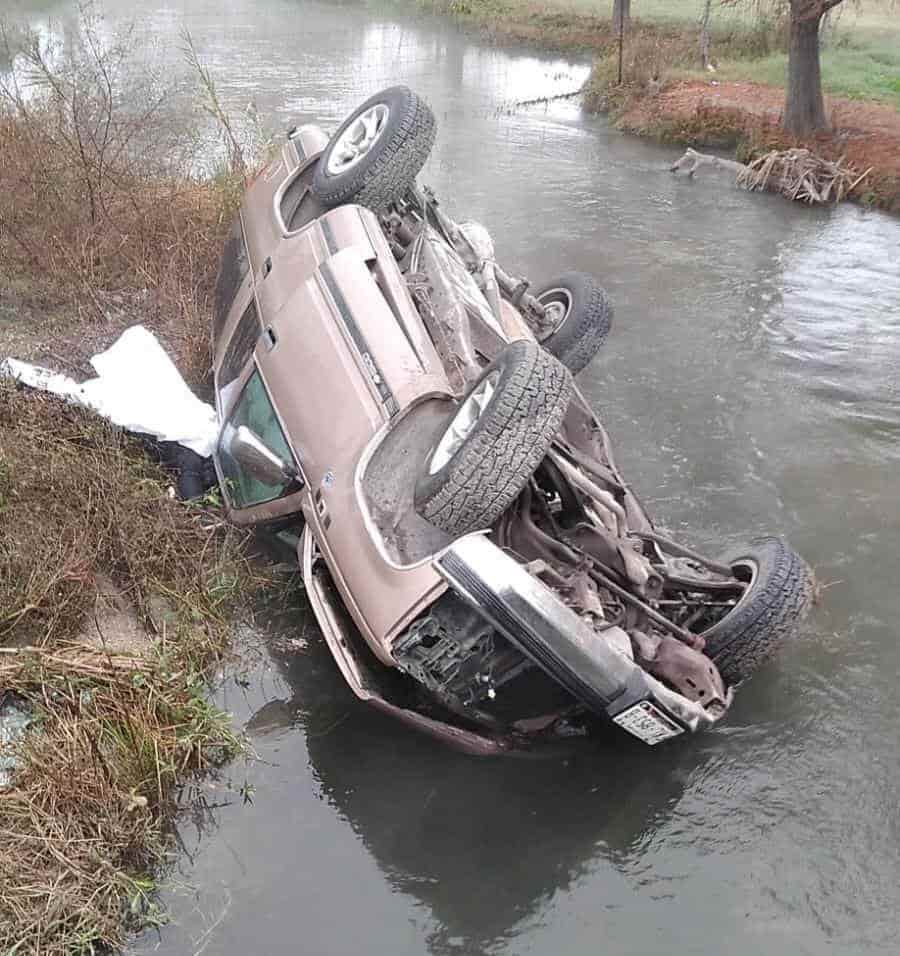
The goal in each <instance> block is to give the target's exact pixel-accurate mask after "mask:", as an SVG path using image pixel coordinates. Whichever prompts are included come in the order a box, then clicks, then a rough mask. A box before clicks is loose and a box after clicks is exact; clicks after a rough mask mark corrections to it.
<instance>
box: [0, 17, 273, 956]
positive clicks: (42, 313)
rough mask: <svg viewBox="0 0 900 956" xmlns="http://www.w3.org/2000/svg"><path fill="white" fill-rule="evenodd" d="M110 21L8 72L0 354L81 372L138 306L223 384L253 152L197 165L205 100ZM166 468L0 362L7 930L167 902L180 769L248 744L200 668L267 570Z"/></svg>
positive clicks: (99, 938)
mask: <svg viewBox="0 0 900 956" xmlns="http://www.w3.org/2000/svg"><path fill="white" fill-rule="evenodd" d="M98 36H99V34H98V33H97V24H96V23H95V22H92V21H91V19H90V16H89V15H84V14H83V16H82V23H81V32H80V33H77V32H75V31H72V33H70V34H67V37H66V48H65V49H62V48H59V49H53V50H48V49H47V48H46V47H38V46H34V47H29V45H28V43H27V41H26V42H25V44H24V45H23V50H24V52H23V53H21V54H20V56H22V57H23V58H24V59H23V60H21V61H20V62H22V64H23V73H22V77H23V78H24V79H23V80H22V82H21V83H20V84H17V82H16V81H17V79H18V78H17V76H16V75H13V76H11V77H7V78H6V79H4V80H3V83H4V88H3V91H2V92H3V94H4V95H3V96H2V97H0V358H4V357H6V356H13V357H18V358H26V359H30V360H32V361H35V362H38V363H40V364H44V365H48V366H50V367H52V368H54V369H56V370H59V371H63V372H65V373H66V374H70V375H72V376H74V377H76V378H82V377H88V376H90V375H91V374H92V370H91V368H90V367H89V365H88V364H87V360H88V358H89V357H90V356H91V355H92V354H94V353H96V352H97V351H99V350H102V349H104V348H106V347H107V346H109V345H110V344H112V342H113V341H115V340H116V339H117V338H118V336H119V335H120V334H121V332H122V331H123V330H124V329H125V328H127V327H128V326H131V325H134V324H137V323H141V324H143V325H144V326H146V327H147V328H149V329H150V330H151V331H153V332H154V333H155V334H156V335H157V336H158V337H159V338H160V340H161V341H162V342H163V343H164V344H165V346H166V348H167V350H168V352H169V354H170V355H171V356H172V357H173V359H174V360H175V362H176V364H177V365H178V367H179V368H180V370H181V371H182V373H183V374H184V375H185V377H186V379H187V381H188V384H189V385H190V386H191V387H192V388H194V389H195V390H196V391H198V392H199V393H201V394H203V395H204V397H206V398H208V397H209V384H210V383H209V380H208V375H209V371H208V370H209V367H210V355H209V348H208V341H209V332H208V316H209V314H210V312H211V298H212V294H213V285H214V282H215V276H216V271H217V266H218V259H219V253H220V249H221V247H222V244H223V241H224V234H225V231H226V230H227V227H228V224H229V221H230V219H231V216H232V215H233V212H234V209H235V206H236V201H237V197H238V196H239V194H240V190H241V188H242V182H243V176H242V174H241V173H240V172H239V171H238V172H231V171H230V169H228V168H225V167H223V171H222V172H221V173H220V174H219V175H217V176H214V177H212V178H203V179H199V178H197V179H195V178H192V177H191V176H188V175H185V174H184V172H183V170H184V169H185V168H190V160H191V158H192V154H191V151H192V150H194V151H195V158H199V156H200V150H201V144H200V142H199V139H198V137H197V136H196V134H195V129H194V128H192V127H191V125H190V124H191V123H193V122H195V121H196V117H195V116H190V117H184V116H182V115H178V114H176V112H175V111H174V108H173V107H172V106H171V101H170V93H171V90H170V89H168V88H167V86H166V84H165V81H164V79H162V78H160V77H156V76H152V75H147V73H146V72H143V71H142V70H140V69H134V70H132V64H131V61H130V59H129V55H130V54H129V48H128V46H127V40H125V39H123V40H121V41H120V40H119V39H118V38H116V37H110V36H109V35H108V34H106V33H104V34H103V42H98ZM27 81H28V82H32V81H33V83H32V85H26V82H27ZM136 90H140V96H139V97H138V96H137V95H136V93H135V91H136ZM127 102H132V103H135V102H140V103H141V104H143V105H142V112H141V113H140V114H139V115H135V114H133V113H129V112H127V111H126V109H125V107H123V106H122V105H121V104H123V103H127ZM232 158H234V157H232ZM172 484H173V478H172V476H171V475H170V474H168V473H166V472H165V471H164V470H163V469H162V468H161V467H160V466H159V465H158V464H156V463H155V462H154V461H153V460H151V458H150V457H148V455H147V453H146V449H145V448H144V447H143V446H142V445H141V444H140V443H139V442H138V441H137V440H136V439H134V438H132V437H129V436H128V435H126V434H123V433H122V432H121V431H119V430H117V429H114V428H113V427H111V426H109V425H108V424H106V423H105V422H104V421H102V420H100V419H99V418H97V417H96V416H94V415H92V414H91V413H89V412H86V411H84V410H81V409H78V408H73V407H71V406H68V405H66V404H64V403H63V402H62V401H60V400H57V399H55V398H51V397H48V396H46V395H43V394H37V393H31V392H28V391H26V390H22V389H19V388H17V387H16V386H15V385H13V384H12V383H10V382H9V381H6V382H2V381H0V707H2V708H6V709H7V710H10V709H12V710H13V711H14V713H15V715H16V719H17V721H18V723H19V724H20V725H21V719H22V715H26V719H27V720H28V721H29V723H28V727H27V730H26V732H25V733H24V736H21V735H16V737H15V739H14V740H12V741H7V743H6V745H5V746H4V748H3V750H4V753H3V754H2V756H3V758H4V761H3V766H5V767H6V768H7V770H8V775H6V776H4V779H3V780H2V781H0V845H2V851H0V952H2V953H13V952H15V953H16V954H17V956H26V954H27V956H31V954H34V956H37V954H40V956H57V954H59V956H66V954H70V953H86V952H92V953H93V952H96V951H99V950H104V951H105V950H106V949H107V948H110V947H117V946H119V945H121V944H122V943H123V941H124V939H125V937H126V935H127V933H128V932H129V931H131V930H133V929H135V928H137V927H140V926H146V925H152V924H153V923H155V922H158V921H160V920H161V919H163V918H164V915H163V914H162V913H160V912H159V910H158V908H157V904H156V900H155V892H154V890H155V874H156V873H157V871H158V869H159V867H160V866H162V865H163V864H164V863H165V862H166V861H167V859H168V856H169V854H170V852H171V848H172V821H173V819H174V815H175V813H176V810H177V809H178V808H177V806H176V804H177V800H178V793H179V787H180V786H181V785H183V784H184V783H185V782H186V781H187V780H188V779H189V778H190V776H191V775H192V774H194V773H197V772H204V771H209V770H210V769H211V768H213V767H215V766H217V765H219V764H220V763H222V762H223V761H225V760H227V759H229V758H230V757H232V756H233V755H234V754H235V753H237V752H238V751H239V750H240V749H241V746H242V744H241V741H240V740H239V739H238V737H237V736H236V735H235V733H234V732H233V731H232V729H231V724H230V720H229V718H228V716H227V715H226V714H224V713H221V712H219V711H218V710H216V709H215V708H214V707H212V706H210V704H209V703H208V697H207V686H206V679H207V678H208V677H209V676H210V675H211V674H212V672H213V671H214V669H215V668H216V667H217V665H218V664H219V663H220V662H221V661H222V659H223V657H224V656H225V655H227V653H228V650H229V644H230V640H231V636H232V633H233V620H234V619H235V617H236V616H237V615H239V614H240V613H241V611H242V609H244V608H245V607H247V605H248V603H249V600H250V598H251V597H252V596H253V595H254V594H255V593H256V592H257V590H258V588H259V587H260V586H262V585H263V584H264V583H265V582H263V581H262V580H261V578H260V574H259V572H258V571H257V570H255V569H254V568H252V567H251V565H250V564H249V563H248V561H247V559H246V557H245V548H244V543H245V538H244V535H242V534H241V533H239V532H238V531H236V530H235V529H232V528H229V527H228V526H226V525H225V524H224V523H223V522H222V520H221V516H220V514H219V512H218V508H217V501H216V499H215V496H210V498H209V499H208V500H206V501H201V502H198V503H191V504H187V503H182V502H180V501H177V500H175V499H174V496H173V495H172V491H171V485H172Z"/></svg>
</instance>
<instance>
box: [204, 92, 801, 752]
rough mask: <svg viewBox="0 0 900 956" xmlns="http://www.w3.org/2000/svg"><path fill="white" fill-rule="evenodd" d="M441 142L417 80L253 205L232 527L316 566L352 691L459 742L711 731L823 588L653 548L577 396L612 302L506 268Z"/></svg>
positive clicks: (239, 318)
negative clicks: (533, 283) (444, 188)
mask: <svg viewBox="0 0 900 956" xmlns="http://www.w3.org/2000/svg"><path fill="white" fill-rule="evenodd" d="M434 137H435V121H434V117H433V115H432V113H431V110H430V109H429V107H428V105H427V104H426V103H425V102H424V101H423V100H422V99H420V98H419V97H418V96H417V95H416V94H415V93H413V92H412V91H411V90H409V89H407V88H406V87H393V88H390V89H387V90H384V91H382V92H381V93H378V94H376V95H375V96H373V97H372V98H371V99H369V100H368V101H367V102H365V103H363V104H362V106H360V107H359V108H358V109H357V110H356V111H355V112H354V113H353V114H352V115H351V116H350V117H348V119H347V120H346V121H345V122H344V123H343V124H342V126H341V127H340V128H339V129H338V130H337V131H336V132H335V134H334V135H333V136H332V137H331V138H328V137H327V136H326V135H325V134H324V133H323V132H322V131H321V130H320V129H319V128H317V127H314V126H302V127H300V128H298V129H294V130H292V131H291V132H290V133H289V134H288V137H287V140H286V142H285V143H284V144H283V146H282V148H281V150H280V153H279V154H278V155H277V156H276V157H275V158H274V159H273V160H272V161H271V162H270V163H269V164H268V166H266V168H265V169H264V170H263V171H262V172H261V173H260V174H259V175H258V176H257V177H256V179H255V180H254V181H253V183H252V184H251V185H250V186H249V188H248V189H247V192H246V195H245V197H244V200H243V204H242V206H241V209H240V213H239V215H238V216H237V218H236V219H235V221H234V224H233V226H232V229H231V232H230V234H229V237H228V240H227V244H226V247H225V251H224V255H223V258H222V264H221V270H220V274H219V278H218V284H217V289H216V305H215V316H214V327H213V347H214V356H215V387H216V404H217V411H218V415H219V419H220V421H221V422H222V427H221V434H220V437H219V441H218V445H217V449H216V453H215V463H216V468H217V471H218V476H219V480H220V484H221V486H222V489H223V492H224V496H225V499H226V503H227V506H228V511H229V515H230V518H231V520H233V521H234V522H235V523H237V524H240V525H254V526H258V527H260V528H263V529H267V530H268V531H270V532H271V533H272V534H273V535H276V536H277V537H278V538H279V539H280V540H281V541H282V542H288V543H290V545H291V546H292V547H293V548H295V549H296V554H297V559H298V561H299V562H300V565H301V567H302V571H303V576H304V579H305V582H306V586H307V589H308V593H309V597H310V600H311V602H312V606H313V608H314V611H315V614H316V617H317V619H318V622H319V624H320V626H321V628H322V631H323V633H324V636H325V639H326V641H327V642H328V645H329V647H330V649H331V651H332V652H333V654H334V658H335V661H336V662H337V665H338V667H339V668H340V670H341V672H342V673H343V675H344V676H345V678H346V679H347V682H348V683H349V685H350V686H351V688H352V689H353V691H354V692H355V693H356V694H357V695H358V696H359V697H360V698H362V699H363V700H366V701H368V702H370V703H371V704H373V705H374V706H376V707H378V708H380V709H382V710H385V711H388V712H390V713H392V714H395V715H396V716H397V717H399V718H401V719H402V720H403V721H405V722H407V723H408V724H410V725H412V726H414V727H417V728H419V729H421V730H423V731H425V732H427V733H429V734H432V735H434V736H435V737H438V738H440V739H442V740H445V741H447V742H449V743H451V744H453V745H455V746H457V747H460V748H462V749H464V750H467V751H470V752H473V753H481V754H491V753H502V752H506V751H511V750H521V749H530V748H536V747H539V746H542V745H545V744H548V743H551V742H553V741H560V740H567V741H568V740H571V739H572V738H579V737H584V738H591V737H592V736H594V735H597V734H600V733H609V732H611V730H610V728H614V727H616V726H617V727H619V728H621V729H622V730H624V731H626V732H628V733H630V734H632V735H634V736H636V737H638V738H640V739H641V740H643V741H645V742H646V743H648V744H656V743H659V742H661V741H664V740H667V739H669V738H672V737H676V736H679V735H681V734H683V733H685V732H691V731H696V730H699V729H701V728H704V727H708V726H710V725H712V724H714V723H715V722H716V721H718V720H719V719H720V718H721V717H722V716H723V715H724V714H725V712H726V711H727V709H728V707H729V704H730V702H731V699H732V696H733V688H734V687H735V686H736V685H737V684H738V683H739V682H740V681H742V680H743V679H744V678H746V677H747V676H749V674H750V673H751V672H752V671H753V670H754V669H755V668H756V666H757V665H758V664H759V663H760V662H761V661H762V660H764V659H765V658H766V657H768V656H769V655H770V653H771V652H772V651H773V650H774V649H775V647H776V646H777V644H778V643H779V642H780V641H781V640H783V639H784V638H785V637H786V636H787V635H788V634H789V633H790V632H791V630H792V629H793V628H794V626H795V625H796V623H797V621H798V620H799V619H800V618H801V617H802V616H803V614H804V613H805V612H806V610H807V609H808V606H809V604H810V599H811V595H812V590H813V581H812V576H811V573H810V571H809V569H808V568H807V566H806V564H805V563H804V562H803V560H802V559H801V558H800V557H799V556H798V555H796V554H795V553H794V552H793V551H792V550H791V549H790V548H789V547H788V546H787V545H786V544H785V543H784V542H783V541H781V540H780V539H777V538H766V539H762V540H757V541H755V542H753V543H751V544H748V545H747V546H746V547H744V548H739V549H737V550H736V551H733V552H732V553H730V554H727V555H724V556H720V557H718V558H716V559H715V560H711V559H709V558H706V557H703V556H702V555H700V554H697V553H695V552H694V551H692V550H691V549H689V548H687V547H685V546H683V545H681V544H678V543H676V542H674V541H672V540H670V539H669V538H668V537H666V536H664V535H662V534H661V533H659V532H658V531H657V530H655V529H654V526H653V523H652V522H651V520H650V518H649V517H648V516H647V514H646V512H645V511H644V509H643V508H642V506H641V504H640V502H639V501H638V500H637V498H636V497H635V495H634V494H633V493H632V491H631V490H630V488H629V486H628V485H627V483H626V482H625V481H624V479H623V478H622V476H621V475H620V473H619V471H618V469H617V468H616V465H615V463H614V461H613V458H612V454H611V451H610V443H609V439H608V437H607V434H606V432H605V430H604V428H603V426H602V424H601V423H600V421H599V420H598V419H597V417H596V415H595V414H594V412H593V411H592V410H591V408H590V406H589V404H588V403H587V401H586V400H585V398H584V396H583V395H582V394H581V392H580V391H579V389H578V387H577V385H576V384H575V381H574V379H573V375H574V374H576V373H577V372H578V371H580V370H581V369H582V368H583V367H584V366H585V365H586V364H587V363H588V362H589V361H590V360H591V359H592V358H593V356H594V355H595V353H596V352H597V350H598V349H599V348H600V347H601V346H602V343H603V340H604V338H605V337H606V335H607V333H608V332H609V329H610V321H611V315H612V312H611V307H610V304H609V301H608V299H607V296H606V294H605V293H604V291H603V289H602V288H601V287H600V285H599V284H598V283H597V282H596V281H595V280H594V279H592V278H591V277H589V276H586V275H583V274H579V273H567V274H565V275H562V276H558V277H556V278H552V279H550V280H549V281H548V282H546V283H544V284H543V285H542V286H541V287H540V288H537V289H534V290H532V289H531V287H530V285H529V283H528V282H527V281H525V280H524V279H520V278H518V277H515V276H511V275H509V274H507V273H506V272H505V270H504V269H503V268H502V267H501V266H500V265H499V264H498V262H497V261H496V259H495V256H494V249H493V243H492V240H491V237H490V235H489V234H488V232H487V230H486V229H485V228H484V227H483V226H480V225H479V224H477V223H473V222H456V221H454V220H453V219H451V218H450V217H449V216H448V215H447V214H446V213H445V211H444V210H443V208H442V207H441V206H440V205H439V204H438V202H437V200H436V199H435V197H434V195H433V194H432V193H431V192H430V191H429V190H427V189H425V188H422V187H420V186H419V185H418V184H417V181H416V180H417V176H418V174H419V172H420V170H421V168H422V166H423V164H424V162H425V160H426V159H427V157H428V154H429V152H430V150H431V148H432V145H433V143H434Z"/></svg>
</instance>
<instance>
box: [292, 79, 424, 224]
mask: <svg viewBox="0 0 900 956" xmlns="http://www.w3.org/2000/svg"><path fill="white" fill-rule="evenodd" d="M377 106H384V107H386V108H387V111H388V113H387V119H386V120H385V126H384V129H383V130H382V132H381V133H380V134H379V136H378V138H377V140H376V141H375V142H374V143H373V144H372V146H371V148H370V149H369V151H368V152H367V153H366V154H365V155H364V156H363V157H362V158H360V159H359V160H358V161H357V162H356V163H355V165H352V166H350V167H349V168H348V169H347V170H346V171H338V172H329V171H328V169H329V162H330V161H331V159H332V156H333V154H334V150H335V148H336V147H337V145H338V143H339V142H340V139H341V136H342V134H344V133H345V132H346V130H347V129H348V128H349V127H351V126H352V125H353V123H355V122H356V121H357V120H358V119H359V117H360V116H362V115H363V114H365V113H367V112H368V111H369V110H371V109H372V108H373V107H377ZM435 133H436V123H435V119H434V114H433V113H432V112H431V108H430V107H429V105H428V104H427V103H426V102H425V101H424V100H423V99H421V98H420V97H419V96H417V95H416V94H415V93H414V92H413V91H412V90H411V89H410V88H409V87H408V86H391V87H389V88H388V89H386V90H382V91H381V92H380V93H376V94H375V95H374V96H372V97H369V99H367V100H366V101H365V103H363V104H362V105H361V106H359V107H357V109H355V110H354V111H353V112H352V113H351V114H350V116H348V117H347V119H345V120H344V122H343V123H342V124H341V125H340V127H338V130H337V132H336V133H335V134H334V135H333V136H332V137H331V139H330V140H329V142H328V145H327V146H326V147H325V150H324V151H323V153H322V156H321V157H320V159H319V163H318V166H317V167H316V171H315V173H314V174H313V180H312V183H311V185H310V191H311V192H312V194H313V195H314V196H315V197H316V198H317V199H318V200H319V201H320V202H322V203H323V204H324V205H326V206H329V207H333V206H340V205H341V204H342V203H348V202H355V203H359V204H360V205H362V206H368V207H369V208H370V209H373V210H375V211H376V212H380V211H381V210H383V209H384V208H385V207H387V206H389V205H390V204H391V203H393V202H396V201H397V200H398V199H400V198H401V197H402V196H403V195H404V194H405V193H406V191H407V190H408V189H409V188H410V187H411V186H412V185H413V184H414V183H415V181H416V176H417V175H418V174H419V170H421V168H422V166H423V165H424V164H425V160H426V159H428V155H429V153H430V152H431V148H432V146H433V145H434V138H435Z"/></svg>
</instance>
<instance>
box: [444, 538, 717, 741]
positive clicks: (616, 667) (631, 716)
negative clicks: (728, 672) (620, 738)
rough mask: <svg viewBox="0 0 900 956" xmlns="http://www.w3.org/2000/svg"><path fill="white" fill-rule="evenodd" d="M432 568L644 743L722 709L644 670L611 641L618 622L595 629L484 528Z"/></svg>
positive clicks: (696, 724)
mask: <svg viewBox="0 0 900 956" xmlns="http://www.w3.org/2000/svg"><path fill="white" fill-rule="evenodd" d="M435 568H436V569H437V570H438V572H439V573H440V574H441V575H443V576H444V577H445V578H446V579H447V582H448V583H449V584H450V586H451V587H452V588H453V589H454V590H455V591H456V592H457V593H458V594H459V595H460V596H461V597H462V598H463V599H464V600H466V601H468V602H469V603H470V604H471V605H472V607H474V608H475V609H476V610H477V611H478V612H479V613H481V614H482V615H483V616H484V617H485V618H486V619H487V620H489V621H490V622H491V624H492V625H493V626H494V627H495V628H496V629H497V630H498V631H500V632H501V633H502V634H503V635H504V636H505V637H506V638H507V639H508V640H509V641H510V642H511V643H512V644H514V645H515V646H516V647H518V648H519V650H521V651H522V653H523V654H525V655H526V656H527V657H529V658H531V660H533V661H534V662H535V663H536V664H537V665H538V666H539V667H541V668H542V669H543V670H544V671H545V672H546V673H547V674H549V675H550V676H551V677H552V678H553V679H554V680H556V681H557V682H558V683H560V684H561V685H562V686H563V687H565V688H566V689H567V690H568V691H569V692H570V693H571V694H572V695H573V696H574V697H575V698H576V699H577V700H579V701H581V703H583V704H584V705H585V706H586V707H588V708H590V709H591V710H592V711H594V712H595V713H597V714H600V715H602V716H604V717H608V718H609V719H611V720H612V721H613V722H614V723H616V724H618V725H619V726H620V727H622V728H623V729H625V730H627V731H628V732H629V733H631V734H632V735H633V736H636V737H638V738H639V739H641V740H643V741H644V742H645V743H648V744H655V743H659V742H661V741H662V740H666V739H668V738H670V737H675V736H678V735H680V734H682V733H685V732H693V731H697V730H701V729H703V728H705V727H709V726H711V725H712V724H714V723H715V722H716V721H717V720H718V719H719V718H720V717H721V716H722V713H724V710H722V711H720V712H718V713H710V712H708V711H706V710H705V709H704V708H703V707H701V706H700V705H699V704H697V703H695V702H694V701H691V700H688V699H687V698H686V697H682V696H681V694H678V693H676V692H675V691H672V690H670V689H669V688H668V687H666V686H665V685H664V684H662V683H660V682H659V681H658V680H656V679H655V678H654V677H652V676H651V675H650V674H648V673H647V672H646V671H644V670H642V669H641V668H640V667H638V666H637V664H635V663H634V661H633V660H632V659H631V658H630V657H628V656H627V655H626V654H625V653H623V652H622V651H620V650H618V649H617V648H616V646H615V645H616V644H617V643H618V644H619V646H620V647H629V646H630V641H629V639H628V636H627V634H625V633H624V632H623V631H622V630H621V629H620V628H615V627H612V628H609V629H608V630H607V631H604V632H600V633H598V632H596V631H595V630H594V629H593V628H591V627H590V626H589V625H588V624H587V623H586V622H585V621H584V620H582V618H580V617H579V616H578V615H577V614H576V613H575V612H574V611H573V610H572V609H571V608H569V607H567V606H566V605H565V604H563V602H562V601H561V600H560V599H559V598H558V597H557V596H556V594H555V593H554V592H553V591H552V590H551V589H550V588H548V587H547V586H546V585H544V584H542V583H541V582H540V581H538V580H537V579H536V578H534V577H533V576H532V575H531V574H529V573H528V571H527V570H526V569H525V568H524V567H523V566H522V565H521V564H519V563H518V562H517V561H515V560H514V559H513V558H511V557H510V556H509V555H508V554H506V552H504V551H503V550H501V549H500V548H498V547H497V546H496V545H494V544H493V543H491V542H490V541H489V540H488V539H487V537H485V536H484V535H483V534H472V535H468V536H467V537H465V538H461V539H459V540H458V541H455V542H454V543H453V544H452V545H451V546H450V547H449V548H448V549H447V550H446V551H445V552H443V554H441V556H440V557H439V558H437V559H436V560H435ZM729 702H730V698H729Z"/></svg>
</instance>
